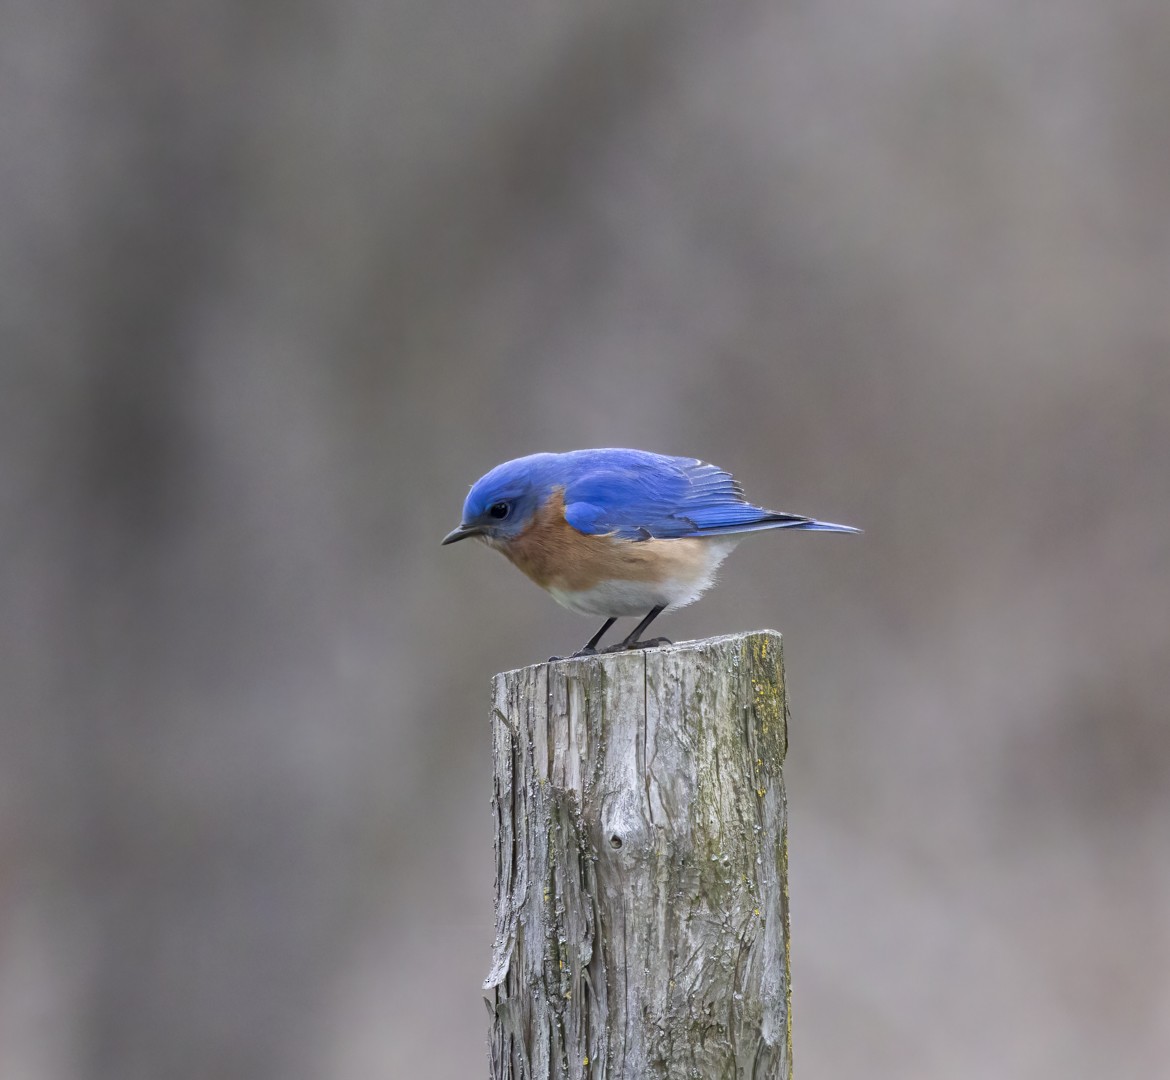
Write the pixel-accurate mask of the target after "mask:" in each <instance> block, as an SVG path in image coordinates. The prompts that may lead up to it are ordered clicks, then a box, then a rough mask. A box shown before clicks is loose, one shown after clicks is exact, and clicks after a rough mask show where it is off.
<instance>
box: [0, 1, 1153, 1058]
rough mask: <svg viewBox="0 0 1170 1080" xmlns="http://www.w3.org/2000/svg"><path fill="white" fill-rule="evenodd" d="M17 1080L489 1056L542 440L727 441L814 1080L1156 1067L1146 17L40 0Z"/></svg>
mask: <svg viewBox="0 0 1170 1080" xmlns="http://www.w3.org/2000/svg"><path fill="white" fill-rule="evenodd" d="M0 19H2V24H0V26H2V31H3V32H2V33H0V102H2V106H0V282H2V283H3V288H2V290H0V322H2V327H3V353H2V357H3V359H2V367H0V575H2V578H0V585H2V593H0V595H2V597H3V604H2V607H0V740H2V747H0V1075H2V1076H3V1077H5V1078H6V1080H74V1078H78V1080H80V1078H102V1080H105V1078H109V1080H161V1078H165V1080H187V1078H191V1080H206V1078H208V1077H215V1078H217V1080H234V1078H241V1080H267V1078H273V1080H299V1078H306V1080H309V1078H312V1080H316V1078H327V1080H371V1078H375V1077H391V1078H399V1077H402V1078H415V1077H420V1078H428V1080H429V1078H432V1077H434V1078H439V1080H447V1078H454V1080H463V1078H474V1077H479V1076H484V1075H486V1064H485V1051H484V1047H485V1042H484V1039H485V1032H486V1026H487V1017H486V1014H485V1010H484V1007H483V1004H482V1001H481V998H482V993H481V991H480V988H479V984H480V980H481V979H482V977H483V975H484V974H485V972H486V970H487V966H488V961H489V953H490V943H491V938H492V909H491V900H492V865H493V863H492V853H491V842H492V835H491V825H490V820H489V813H488V798H489V792H490V780H491V763H490V751H489V728H488V718H487V705H488V687H489V680H490V678H491V675H492V674H493V673H494V672H496V671H498V670H501V669H505V668H509V667H515V666H519V665H522V664H525V663H528V662H533V661H537V660H541V659H543V658H544V657H546V656H548V655H549V654H550V653H552V652H563V651H565V650H569V649H572V648H574V647H576V646H578V645H580V644H581V642H582V641H583V640H584V639H585V638H586V637H587V636H588V635H589V633H590V632H591V631H592V629H593V628H594V627H593V625H592V624H591V623H590V622H588V621H587V620H584V619H580V618H578V617H577V616H574V615H572V614H570V613H568V612H564V611H562V610H560V609H559V608H557V607H556V606H555V605H554V604H553V603H552V602H551V601H550V600H549V599H548V598H547V597H545V596H544V595H543V594H541V593H540V591H539V590H538V589H536V588H535V587H534V586H533V585H531V584H530V583H528V582H527V581H525V580H524V578H523V577H521V576H520V575H519V574H518V573H517V572H516V571H515V570H514V569H512V568H511V567H509V566H508V565H507V564H506V563H505V562H504V561H503V560H501V559H500V558H499V557H498V556H497V555H494V554H493V553H491V552H489V551H488V550H486V549H485V548H482V547H480V546H477V545H470V544H468V545H461V546H459V547H456V548H440V547H439V544H438V541H439V539H440V537H441V536H442V535H443V533H444V532H445V531H446V530H448V529H449V528H451V527H452V526H453V525H454V524H455V523H456V522H457V520H458V516H459V510H460V506H461V503H462V500H463V497H464V495H465V494H466V490H467V486H468V485H469V484H470V483H471V482H472V481H473V480H475V479H476V478H477V477H478V476H479V475H480V474H481V473H483V472H485V471H486V470H487V469H488V468H489V467H490V466H492V465H494V464H496V463H497V462H499V461H501V460H503V459H506V458H509V457H514V456H517V455H520V454H524V453H529V452H532V451H536V450H545V449H549V450H552V449H570V448H574V447H580V446H606V445H618V446H622V445H629V446H638V447H645V448H648V449H654V450H659V451H663V452H670V453H681V454H691V455H696V456H701V457H704V458H707V459H709V460H712V461H714V462H716V463H718V464H720V465H723V466H724V467H726V468H728V469H731V470H733V471H734V472H735V473H736V474H737V476H738V477H739V478H740V479H741V480H742V481H743V482H744V484H745V485H746V487H747V490H748V492H749V494H751V495H752V496H753V497H754V498H755V499H756V500H757V501H760V502H763V503H765V504H769V505H773V506H776V507H778V508H780V509H785V510H792V511H796V512H802V513H807V514H814V515H817V516H820V517H824V518H828V519H830V520H835V521H846V522H851V523H853V524H856V525H859V526H862V527H863V528H864V529H865V535H864V536H863V537H860V538H849V537H833V536H817V535H804V536H799V535H796V536H785V535H773V536H767V537H758V538H755V539H753V540H752V541H751V542H750V543H747V544H745V545H744V546H743V547H742V548H741V549H740V550H739V552H737V554H736V556H735V557H734V558H733V559H732V560H730V562H729V564H728V565H727V567H726V568H725V571H724V575H723V578H724V581H723V584H722V587H721V588H720V589H718V590H716V591H715V592H714V593H712V594H711V595H710V596H709V597H708V598H707V599H705V600H704V601H703V602H702V603H700V604H699V605H697V606H696V607H693V608H691V609H688V610H687V611H685V612H682V613H680V614H677V615H673V616H670V615H668V616H666V617H664V618H663V619H662V620H661V622H660V631H661V632H662V633H666V634H668V635H670V636H672V637H674V638H675V639H683V638H687V637H696V636H706V635H711V634H717V633H724V632H730V631H735V630H743V629H753V628H757V627H765V626H767V627H774V628H777V629H779V630H781V631H782V632H783V633H784V635H785V653H786V660H787V669H788V678H789V682H790V686H791V693H792V706H793V718H792V724H791V754H790V758H789V762H788V782H789V798H790V807H791V837H790V841H791V886H792V925H793V933H794V944H793V965H794V984H795V1025H796V1026H795V1049H796V1068H797V1075H798V1076H800V1077H805V1078H808V1077H862V1076H864V1077H890V1078H895V1077H896V1078H906V1077H909V1078H923V1080H935V1078H938V1077H947V1078H956V1080H966V1078H974V1077H995V1078H1025V1077H1027V1078H1035V1077H1041V1078H1044V1077H1061V1078H1089V1077H1098V1076H1106V1075H1108V1076H1127V1077H1144V1076H1155V1075H1161V1074H1163V1073H1164V1071H1165V1067H1166V1066H1165V1063H1166V1061H1167V1060H1168V1059H1170V974H1168V971H1170V722H1168V720H1170V705H1168V702H1170V693H1168V681H1170V680H1168V679H1167V675H1166V670H1167V667H1168V666H1170V69H1168V68H1167V56H1168V55H1170V6H1167V5H1166V4H1165V3H1164V2H1162V0H1116V2H1113V3H1110V4H1107V5H1106V4H1099V3H1093V2H1090V0H1069V2H1067V3H1064V4H1060V5H1055V4H1051V5H1042V4H1019V3H1015V2H1011V0H982V2H980V3H970V2H961V0H942V2H939V3H926V2H924V0H894V2H892V3H887V4H881V5H872V4H865V3H858V2H850V0H845V2H844V3H827V2H822V3H818V4H813V3H807V2H771V3H764V2H748V3H740V4H721V5H717V6H716V5H710V6H701V5H679V4H667V3H653V2H648V3H641V4H631V3H628V2H625V0H590V2H585V3H578V4H564V5H547V4H536V3H524V2H522V0H501V2H496V3H491V4H484V3H475V2H471V0H425V2H424V0H400V2H395V0H391V2H386V3H376V2H373V0H333V2H331V3H326V2H325V0H298V2H294V3H291V4H286V5H274V4H258V5H240V4H236V3H227V2H225V0H209V2H206V3H202V4H189V3H179V2H175V0H159V2H156V3H150V4H143V3H138V2H136V0H58V2H57V3H53V4H47V3H44V0H11V2H10V3H8V4H6V5H5V8H4V13H3V16H2V17H0Z"/></svg>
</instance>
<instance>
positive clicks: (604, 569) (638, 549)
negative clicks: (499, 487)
mask: <svg viewBox="0 0 1170 1080" xmlns="http://www.w3.org/2000/svg"><path fill="white" fill-rule="evenodd" d="M497 546H498V547H499V549H500V551H502V552H503V553H504V554H505V555H506V556H507V557H508V558H509V559H510V560H511V561H512V562H513V563H514V564H515V565H516V567H517V568H518V569H520V570H522V571H523V572H524V573H525V574H527V575H528V576H529V577H530V578H532V580H533V581H535V582H536V584H537V585H540V586H541V587H542V588H545V589H548V588H554V589H561V590H566V591H569V592H582V591H584V590H586V589H592V588H593V587H594V586H596V585H597V584H598V583H599V582H602V581H652V582H661V581H666V580H669V579H671V578H676V577H689V576H691V575H692V574H694V573H695V571H696V570H697V569H698V568H699V566H701V565H702V564H703V563H704V561H705V559H704V554H705V553H704V552H703V542H702V541H701V540H695V539H684V540H622V539H619V538H617V537H615V536H613V535H610V534H604V535H600V536H591V535H588V534H585V533H579V532H578V531H577V530H576V529H574V528H573V526H572V525H570V524H569V523H568V522H567V521H566V520H565V495H564V491H562V490H559V489H558V490H557V491H556V492H554V493H553V495H552V497H551V498H550V499H549V500H548V502H546V503H545V504H544V506H543V507H541V509H540V510H539V511H537V513H536V516H535V517H534V518H533V520H532V523H531V524H530V525H529V526H528V528H527V529H525V530H524V532H522V533H521V534H520V535H519V536H518V537H516V539H514V540H511V541H509V542H508V543H506V544H499V545H497Z"/></svg>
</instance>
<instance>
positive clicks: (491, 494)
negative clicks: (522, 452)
mask: <svg viewBox="0 0 1170 1080" xmlns="http://www.w3.org/2000/svg"><path fill="white" fill-rule="evenodd" d="M556 457H557V455H555V454H531V455H530V456H528V457H522V458H516V459H515V460H514V461H505V462H504V464H503V465H497V466H496V467H495V468H494V469H492V471H491V472H489V473H488V474H487V475H486V476H482V477H480V479H478V480H477V481H476V482H475V483H474V484H472V486H471V491H470V492H468V495H467V500H466V501H465V502H464V503H463V520H462V521H461V522H460V523H459V527H458V528H457V529H452V530H451V532H449V533H448V534H447V535H446V536H444V537H443V543H444V544H453V543H455V541H456V540H466V539H467V537H469V536H479V537H482V538H483V539H484V540H486V541H487V542H488V543H493V542H494V543H507V542H508V541H509V540H513V539H515V538H516V537H517V536H519V535H520V533H522V532H523V531H524V530H525V529H526V528H527V527H528V526H529V525H530V524H531V522H532V519H533V517H534V516H535V515H536V512H537V511H538V510H539V509H540V508H541V507H542V506H543V505H544V504H545V502H546V501H547V500H548V497H549V496H550V495H551V494H552V493H553V490H554V489H555V487H556V484H555V483H554V481H553V478H552V476H551V475H550V474H551V471H552V470H551V466H552V465H553V463H554V462H555V460H556Z"/></svg>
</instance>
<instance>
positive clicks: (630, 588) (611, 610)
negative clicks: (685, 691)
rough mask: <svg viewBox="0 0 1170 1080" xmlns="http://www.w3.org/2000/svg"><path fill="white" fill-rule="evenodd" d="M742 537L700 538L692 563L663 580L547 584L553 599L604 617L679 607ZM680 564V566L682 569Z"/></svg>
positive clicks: (702, 588)
mask: <svg viewBox="0 0 1170 1080" xmlns="http://www.w3.org/2000/svg"><path fill="white" fill-rule="evenodd" d="M740 539H741V537H732V536H724V537H720V538H719V539H711V540H706V541H704V542H703V544H702V547H701V548H700V549H699V552H700V554H699V557H698V558H697V559H696V560H695V562H694V565H693V566H689V567H687V568H686V569H685V570H684V571H682V572H680V573H677V574H675V575H674V576H671V577H667V578H665V579H664V580H662V581H626V580H620V579H616V580H612V581H600V582H598V583H597V584H596V585H594V586H593V587H592V588H590V589H583V590H581V591H577V592H572V591H569V590H567V589H558V588H555V587H550V588H549V590H548V591H549V593H550V594H551V595H552V597H553V599H554V600H556V602H557V603H558V604H560V605H562V606H563V607H567V608H568V609H569V610H570V611H576V612H577V613H578V614H580V615H600V616H602V617H603V618H609V617H610V616H615V617H616V616H622V615H645V614H646V613H647V612H648V611H649V610H650V609H651V608H655V607H666V608H679V607H686V605H687V604H693V603H694V602H695V601H696V600H698V599H699V597H700V596H702V595H703V593H705V592H706V591H707V590H708V589H709V588H710V587H711V586H712V585H713V584H714V583H715V573H716V571H717V570H718V569H719V564H720V563H722V562H723V560H724V559H726V558H727V556H728V555H729V554H730V553H731V551H732V549H733V548H734V547H735V546H736V544H738V543H739V541H740ZM681 569H682V568H680V570H681Z"/></svg>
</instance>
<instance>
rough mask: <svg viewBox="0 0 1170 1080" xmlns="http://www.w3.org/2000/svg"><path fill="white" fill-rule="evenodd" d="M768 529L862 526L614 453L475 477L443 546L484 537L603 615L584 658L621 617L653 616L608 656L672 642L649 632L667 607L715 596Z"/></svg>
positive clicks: (715, 470)
mask: <svg viewBox="0 0 1170 1080" xmlns="http://www.w3.org/2000/svg"><path fill="white" fill-rule="evenodd" d="M771 529H797V530H803V531H806V532H833V533H859V532H860V531H861V530H860V529H855V528H853V527H852V526H851V525H836V524H834V523H833V522H829V521H818V520H817V519H816V518H811V517H804V516H803V515H800V514H786V513H780V512H778V511H775V510H766V509H764V508H763V507H761V506H754V505H753V504H752V503H750V502H748V501H747V498H746V497H745V495H744V491H743V488H742V487H741V486H740V484H739V483H738V481H736V480H735V478H734V477H732V475H731V474H730V473H729V472H726V471H725V470H723V469H721V468H719V467H718V466H716V465H710V464H708V463H707V462H705V461H700V460H699V459H697V458H689V457H672V456H670V455H666V454H654V453H650V452H649V451H646V450H629V449H620V448H606V449H597V450H572V451H569V452H567V453H541V454H529V455H528V456H526V457H519V458H515V459H513V460H511V461H505V462H504V463H503V464H501V465H497V466H496V467H495V468H494V469H492V470H491V471H490V472H488V473H486V474H485V475H484V476H482V477H480V479H478V480H477V481H476V482H475V483H474V484H472V486H471V491H470V492H469V493H468V495H467V499H466V501H465V502H464V504H463V514H462V517H461V519H460V522H459V525H458V526H456V527H455V528H454V529H452V530H451V532H449V533H448V534H447V535H446V536H444V537H443V540H442V543H443V544H454V543H455V542H456V541H459V540H467V539H469V538H471V537H475V538H477V539H478V540H480V541H482V542H483V543H485V544H487V545H488V546H489V547H491V548H494V549H495V550H496V551H499V552H501V553H502V554H503V555H504V556H506V557H507V558H508V559H509V560H510V561H511V562H512V563H513V564H514V565H515V566H516V567H517V568H518V569H519V570H521V571H522V572H523V573H524V574H526V575H527V576H528V577H529V578H531V579H532V580H533V581H534V582H536V584H537V585H539V586H541V588H543V589H545V590H546V591H547V592H548V593H549V594H550V595H551V596H552V597H553V599H554V600H556V601H557V602H558V603H559V604H561V605H562V606H563V607H566V608H568V609H569V610H571V611H575V612H578V613H579V614H582V615H591V616H595V617H601V618H604V619H605V622H604V623H603V625H602V626H601V629H600V630H598V631H597V633H596V634H594V635H593V636H592V637H591V638H590V639H589V641H588V642H587V643H586V644H585V645H584V646H583V647H582V648H580V649H578V650H577V652H575V653H573V654H572V656H573V657H578V656H592V655H595V654H596V653H597V652H598V645H599V643H600V641H601V639H602V637H603V636H604V635H605V634H606V632H607V631H608V630H609V629H610V627H611V626H613V624H614V623H615V622H616V621H617V620H618V619H619V618H621V617H623V616H631V615H643V614H644V617H643V618H642V620H641V621H640V622H639V623H638V624H637V626H635V627H634V629H633V630H632V631H631V632H630V633H629V634H628V635H627V636H626V637H625V638H623V639H622V640H621V641H620V642H618V643H617V644H615V645H611V646H609V647H608V648H606V649H603V650H601V651H603V652H617V651H619V650H624V649H644V648H651V647H654V646H658V645H669V644H671V642H670V641H669V640H668V639H666V638H652V639H649V640H642V634H643V633H645V631H646V629H647V627H649V625H650V624H651V623H652V622H653V621H654V620H655V619H656V618H657V617H658V616H659V615H661V614H662V612H663V611H666V610H667V609H668V608H669V609H673V608H681V607H685V606H686V605H688V604H691V603H694V601H696V600H697V599H698V598H699V597H700V596H701V595H702V594H703V593H704V592H706V591H707V589H709V588H710V587H711V586H712V585H713V584H714V582H715V575H716V572H717V571H718V569H719V567H720V564H721V563H722V562H723V560H724V559H726V558H727V556H728V555H729V554H730V553H731V552H732V550H733V549H734V548H735V547H736V545H737V544H739V542H740V541H741V540H743V539H744V537H745V536H747V535H748V534H750V533H756V532H766V531H768V530H771ZM551 659H553V660H556V659H561V658H560V657H552V658H551Z"/></svg>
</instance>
